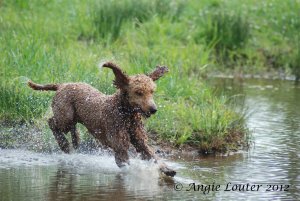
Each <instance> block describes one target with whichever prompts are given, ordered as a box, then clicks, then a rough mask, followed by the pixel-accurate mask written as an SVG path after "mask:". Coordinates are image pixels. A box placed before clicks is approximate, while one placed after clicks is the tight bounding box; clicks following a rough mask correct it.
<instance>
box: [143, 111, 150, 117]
mask: <svg viewBox="0 0 300 201" xmlns="http://www.w3.org/2000/svg"><path fill="white" fill-rule="evenodd" d="M142 115H143V117H146V118H149V117H150V116H151V113H150V112H142Z"/></svg>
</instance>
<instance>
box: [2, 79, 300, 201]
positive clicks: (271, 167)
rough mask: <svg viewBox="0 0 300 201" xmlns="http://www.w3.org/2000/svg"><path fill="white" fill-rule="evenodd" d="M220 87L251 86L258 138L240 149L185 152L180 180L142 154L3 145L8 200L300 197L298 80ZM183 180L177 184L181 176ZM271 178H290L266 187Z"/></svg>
mask: <svg viewBox="0 0 300 201" xmlns="http://www.w3.org/2000/svg"><path fill="white" fill-rule="evenodd" d="M211 82H212V83H213V84H214V85H215V86H216V89H218V91H220V92H221V93H226V94H229V95H232V96H233V95H236V94H245V96H236V97H240V99H241V100H240V101H237V102H239V103H245V104H246V106H247V108H248V112H249V113H250V114H251V115H250V116H249V118H248V120H247V124H248V126H249V128H250V129H251V130H252V133H253V138H254V146H253V147H252V148H251V149H250V150H249V151H248V152H239V153H236V154H234V155H232V156H228V157H224V156H219V157H209V158H197V160H195V159H193V160H190V159H188V158H186V159H178V160H175V161H174V162H167V163H168V165H170V166H172V167H173V168H174V169H177V170H178V175H177V176H176V177H175V178H174V180H172V179H171V180H170V179H167V178H165V177H161V175H159V173H158V167H157V166H156V165H155V164H153V163H150V162H149V163H148V162H143V161H140V160H137V159H134V160H132V161H131V166H129V167H126V168H125V169H122V170H120V169H119V168H118V167H117V166H116V165H115V162H114V159H113V157H112V156H109V155H105V154H104V155H103V154H101V153H95V154H80V153H78V154H71V155H66V154H40V153H34V152H30V151H26V150H1V149H0V200H49V201H52V200H134V199H138V200H200V199H207V200H233V199H235V200H245V199H246V200H260V199H261V200H298V199H299V198H300V176H299V175H300V101H299V100H300V88H299V87H295V86H294V85H293V83H292V82H287V81H270V80H246V81H244V82H236V81H234V80H232V79H217V80H212V81H211ZM228 182H231V185H233V184H245V185H246V184H248V183H249V184H256V185H263V187H262V188H261V189H260V190H259V191H252V192H251V191H246V192H237V191H235V192H232V191H229V192H228V191H224V190H225V188H226V184H228ZM178 183H180V184H182V186H183V189H182V190H181V191H175V190H174V189H173V188H174V184H178ZM190 183H195V184H199V185H200V184H201V185H212V184H215V185H217V184H220V185H221V187H220V189H221V190H220V191H217V192H216V191H215V192H213V191H210V192H209V193H208V194H204V193H203V192H201V191H200V192H193V191H186V190H187V189H189V185H190ZM267 184H271V185H279V186H280V185H290V188H289V191H287V192H285V191H275V192H266V191H265V190H266V189H267V186H266V185H267Z"/></svg>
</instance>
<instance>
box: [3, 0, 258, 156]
mask: <svg viewBox="0 0 300 201" xmlns="http://www.w3.org/2000/svg"><path fill="white" fill-rule="evenodd" d="M216 2H217V3H215V4H213V5H211V4H212V3H211V2H209V1H203V2H202V1H201V2H200V3H199V1H195V0H191V1H179V0H174V1H167V0H163V1H158V0H157V1H156V0H155V1H146V0H141V1H138V0H125V1H116V0H109V1H97V2H96V1H93V0H87V1H79V0H65V1H60V0H53V1H39V0H31V1H8V0H5V1H3V4H1V6H0V29H1V31H0V44H1V45H0V58H1V59H0V79H1V83H0V89H1V90H0V97H1V99H0V111H1V113H0V119H1V120H23V121H24V120H25V121H34V122H37V121H39V120H40V119H41V118H43V117H44V116H45V113H46V111H48V110H49V107H50V101H51V97H52V96H53V92H36V91H32V90H31V89H29V88H28V87H27V86H26V84H25V83H26V81H27V80H28V79H31V80H33V81H35V82H38V83H52V82H77V81H81V82H87V83H89V84H91V85H93V86H95V87H96V88H98V89H99V90H100V91H102V92H105V93H107V94H111V93H113V92H114V90H115V89H114V88H113V86H112V85H111V83H112V79H113V73H112V72H111V71H109V70H108V69H100V70H99V69H98V67H97V64H98V63H99V62H100V61H104V60H115V61H116V62H117V63H118V64H119V65H120V66H121V67H122V68H123V69H124V70H125V71H126V72H128V74H135V73H146V72H149V71H151V70H152V69H153V68H154V67H155V66H156V65H158V64H163V65H167V66H169V68H170V73H169V74H168V75H167V76H166V77H164V78H162V79H161V80H159V81H158V83H157V84H158V91H157V93H156V97H155V100H156V103H157V104H158V105H159V111H158V113H157V115H155V116H153V117H152V118H150V119H149V120H148V121H147V124H146V125H147V129H149V130H151V131H152V132H153V133H157V134H158V137H159V138H160V139H163V140H166V141H171V142H172V143H174V144H176V145H182V144H185V143H189V144H192V145H193V146H197V147H199V148H202V149H203V150H206V151H210V150H213V149H214V150H216V149H219V150H224V149H226V148H228V147H229V146H231V145H232V146H233V144H234V142H236V141H237V140H236V139H235V140H233V141H231V142H230V140H228V139H232V138H233V135H235V136H239V137H240V138H242V137H243V134H244V133H245V132H244V128H245V125H244V122H243V115H242V114H238V113H236V112H234V110H233V109H232V108H231V107H230V106H229V105H228V98H227V97H219V96H216V94H214V93H213V90H212V89H211V88H210V87H209V86H207V85H206V84H205V81H204V80H202V79H201V77H202V75H203V74H204V73H205V72H207V71H209V70H211V69H210V68H211V67H212V66H214V65H213V64H218V63H217V62H216V60H217V59H214V57H212V55H215V54H216V51H214V48H217V49H218V51H219V52H222V51H228V52H229V53H230V54H231V53H232V52H240V51H243V50H245V49H247V48H249V47H252V49H250V50H252V52H255V50H256V49H255V48H257V47H256V46H255V45H254V44H253V43H254V42H253V41H252V40H251V39H252V38H251V37H250V38H249V35H248V34H249V32H247V31H248V28H249V27H248V21H246V20H244V19H246V17H244V16H242V15H241V14H238V13H241V12H237V13H234V14H232V15H231V14H230V15H229V14H228V13H226V12H225V11H224V13H217V14H216V16H214V15H212V14H211V13H208V14H207V15H205V16H210V17H209V18H208V19H209V21H207V22H205V23H206V24H207V27H206V26H202V25H203V24H202V23H198V22H199V18H200V17H203V16H200V15H199V13H201V11H203V10H205V9H206V10H207V11H208V12H213V11H214V10H215V9H216V8H222V7H223V4H224V1H216ZM225 3H226V2H225ZM235 3H236V4H239V3H237V1H235ZM207 4H209V5H210V6H209V7H205V5H207ZM228 4H230V3H228ZM227 17H229V19H230V20H227V19H226V18H227ZM205 19H206V18H205ZM203 23H204V22H203ZM251 23H252V22H251ZM251 28H252V29H253V27H251ZM249 29H250V28H249ZM240 32H241V33H240ZM244 32H245V33H244ZM199 33H202V34H203V35H201V34H200V35H199ZM251 33H252V30H251ZM254 33H255V32H254ZM197 34H198V35H197ZM224 34H226V37H225V36H224ZM196 35H197V37H199V38H198V39H197V40H198V43H195V41H194V39H195V37H196ZM251 45H252V46H251ZM254 46H255V48H253V47H254ZM229 53H226V54H229ZM217 56H218V55H215V57H217ZM46 128H47V127H46ZM46 128H43V129H46ZM45 133H49V130H47V129H46V131H45ZM232 142H233V144H231V143H232Z"/></svg>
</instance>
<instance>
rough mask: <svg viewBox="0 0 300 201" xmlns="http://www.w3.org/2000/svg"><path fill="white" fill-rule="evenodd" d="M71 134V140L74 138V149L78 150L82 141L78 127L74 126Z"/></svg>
mask: <svg viewBox="0 0 300 201" xmlns="http://www.w3.org/2000/svg"><path fill="white" fill-rule="evenodd" d="M70 132H71V138H72V144H73V148H74V149H77V148H78V146H79V141H80V139H79V132H78V130H77V129H76V125H74V126H72V127H71V129H70Z"/></svg>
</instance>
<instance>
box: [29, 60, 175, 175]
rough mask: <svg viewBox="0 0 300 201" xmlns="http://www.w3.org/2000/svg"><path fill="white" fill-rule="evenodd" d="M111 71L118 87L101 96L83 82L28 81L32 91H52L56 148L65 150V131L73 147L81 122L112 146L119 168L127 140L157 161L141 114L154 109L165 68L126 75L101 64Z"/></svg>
mask: <svg viewBox="0 0 300 201" xmlns="http://www.w3.org/2000/svg"><path fill="white" fill-rule="evenodd" d="M103 67H107V68H110V69H112V70H113V73H114V74H115V80H114V85H115V86H116V88H117V89H118V90H117V92H116V93H115V94H113V95H105V94H102V93H101V92H99V91H98V90H97V89H95V88H93V87H92V86H90V85H88V84H85V83H65V84H47V85H38V84H35V83H33V82H31V81H29V82H28V85H29V86H30V87H31V88H32V89H34V90H51V91H56V94H55V96H54V98H53V102H52V110H53V117H52V118H50V119H49V121H48V123H49V126H50V128H51V130H52V132H53V135H54V137H55V139H56V141H57V142H58V145H59V147H60V148H61V150H62V151H64V152H65V153H69V151H70V150H69V142H68V141H67V139H66V137H65V134H67V133H68V132H69V131H70V132H71V136H72V144H73V147H74V148H75V149H76V148H77V147H78V144H79V134H78V131H77V130H76V124H77V123H81V124H83V125H84V126H85V127H86V128H87V129H88V131H89V133H91V134H92V135H93V136H94V137H95V138H96V139H98V140H99V141H100V142H101V143H102V144H103V145H105V146H108V147H110V148H112V149H113V150H114V152H115V160H116V163H117V165H118V166H119V167H122V166H124V165H125V164H126V163H127V164H129V161H128V160H129V156H128V149H129V145H130V143H132V144H133V146H134V147H135V148H136V151H137V152H139V153H141V156H142V159H144V160H150V159H154V160H155V161H156V160H157V157H156V156H155V154H154V152H153V151H152V150H151V148H150V147H149V146H148V145H147V133H146V131H145V129H144V125H143V121H142V117H150V116H151V115H152V114H154V113H155V112H156V111H157V107H156V105H155V103H154V100H153V93H154V91H155V88H156V85H155V83H154V81H155V80H157V79H159V78H160V77H162V76H163V75H164V74H165V73H166V72H168V68H167V67H164V66H162V67H160V66H159V67H157V68H156V69H155V70H154V71H153V72H152V73H150V74H149V75H140V74H139V75H134V76H127V75H126V74H125V73H123V72H122V71H121V69H120V68H119V67H118V66H117V65H116V64H114V63H111V62H107V63H105V64H103ZM160 170H161V171H162V172H164V173H165V174H166V175H168V176H174V175H175V174H176V172H175V171H174V170H171V169H169V168H167V167H166V165H164V164H163V163H162V164H161V166H160Z"/></svg>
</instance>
